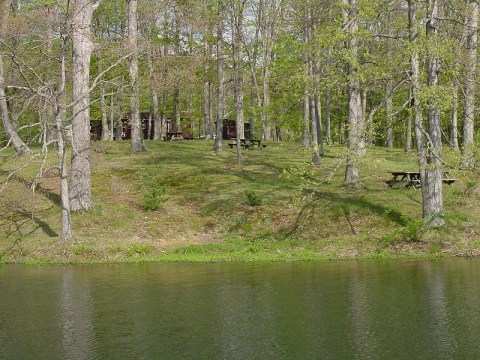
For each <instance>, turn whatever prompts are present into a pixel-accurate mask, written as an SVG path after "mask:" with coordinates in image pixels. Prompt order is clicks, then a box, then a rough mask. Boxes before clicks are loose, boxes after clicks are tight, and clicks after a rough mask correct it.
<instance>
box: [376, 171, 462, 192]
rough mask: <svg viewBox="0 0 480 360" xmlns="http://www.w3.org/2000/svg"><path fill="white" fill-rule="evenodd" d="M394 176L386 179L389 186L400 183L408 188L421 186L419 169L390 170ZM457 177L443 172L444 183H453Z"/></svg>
mask: <svg viewBox="0 0 480 360" xmlns="http://www.w3.org/2000/svg"><path fill="white" fill-rule="evenodd" d="M390 174H392V176H393V178H392V179H390V180H387V181H385V182H386V183H387V185H388V187H394V186H395V185H398V184H405V187H407V188H414V189H417V188H419V187H421V186H422V185H421V183H420V172H419V171H392V172H390ZM456 180H457V179H454V178H450V177H449V173H448V171H444V172H443V173H442V182H443V183H444V184H448V185H452V186H453V183H454V182H455V181H456Z"/></svg>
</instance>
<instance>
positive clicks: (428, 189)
mask: <svg viewBox="0 0 480 360" xmlns="http://www.w3.org/2000/svg"><path fill="white" fill-rule="evenodd" d="M416 5H417V0H408V23H409V41H410V44H411V46H410V47H411V52H410V64H411V72H410V74H411V76H410V82H411V87H412V101H413V103H414V111H415V120H414V124H415V138H416V144H417V154H418V164H419V170H420V183H421V188H422V210H423V211H422V218H423V220H424V222H425V223H426V224H428V225H431V226H441V225H443V223H444V220H443V198H442V172H441V169H440V165H441V158H440V156H441V152H440V150H441V138H440V122H439V120H440V118H439V108H438V100H437V99H435V97H433V96H432V95H430V98H429V99H428V106H429V112H428V131H426V130H425V127H424V125H423V116H422V112H423V110H422V106H421V98H422V86H421V83H420V61H419V54H418V36H419V32H418V25H417V20H416ZM427 12H428V14H427V16H426V19H425V20H427V21H426V35H427V41H430V44H429V51H428V52H427V73H428V80H427V86H428V87H430V88H434V87H435V86H436V85H437V84H438V73H439V68H438V66H439V63H438V60H439V59H438V58H437V57H436V55H435V53H434V52H433V47H434V46H435V40H437V39H436V37H437V35H438V21H439V12H438V3H437V1H435V0H433V1H429V2H428V3H427Z"/></svg>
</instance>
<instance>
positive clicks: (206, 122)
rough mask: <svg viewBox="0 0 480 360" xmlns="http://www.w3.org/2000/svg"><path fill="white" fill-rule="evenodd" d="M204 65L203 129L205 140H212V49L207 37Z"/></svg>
mask: <svg viewBox="0 0 480 360" xmlns="http://www.w3.org/2000/svg"><path fill="white" fill-rule="evenodd" d="M203 46H204V55H205V60H204V65H203V72H204V75H203V127H204V131H205V140H210V139H211V138H212V113H211V111H210V110H211V105H210V103H211V101H212V94H211V93H210V88H211V80H210V60H211V47H210V44H209V43H208V39H207V38H206V36H205V40H204V45H203Z"/></svg>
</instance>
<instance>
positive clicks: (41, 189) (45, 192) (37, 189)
mask: <svg viewBox="0 0 480 360" xmlns="http://www.w3.org/2000/svg"><path fill="white" fill-rule="evenodd" d="M0 175H2V176H5V177H7V176H8V175H9V172H8V171H4V170H0ZM12 180H13V181H16V182H18V183H19V184H22V185H23V186H24V187H25V188H26V189H27V190H28V191H31V187H32V182H31V181H30V180H27V179H24V178H22V177H20V176H17V175H14V176H12V177H11V178H10V180H9V181H12ZM35 192H37V193H40V194H42V195H44V196H45V197H46V198H47V199H48V200H50V201H51V202H52V203H54V204H55V205H60V204H61V200H62V199H61V197H60V195H59V194H57V193H55V192H53V191H51V190H49V189H46V188H44V187H42V185H41V184H37V185H36V186H35Z"/></svg>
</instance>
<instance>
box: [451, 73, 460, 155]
mask: <svg viewBox="0 0 480 360" xmlns="http://www.w3.org/2000/svg"><path fill="white" fill-rule="evenodd" d="M452 90H453V91H452V92H453V94H452V110H451V113H450V146H451V147H452V149H458V79H457V78H455V79H453V89H452Z"/></svg>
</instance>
